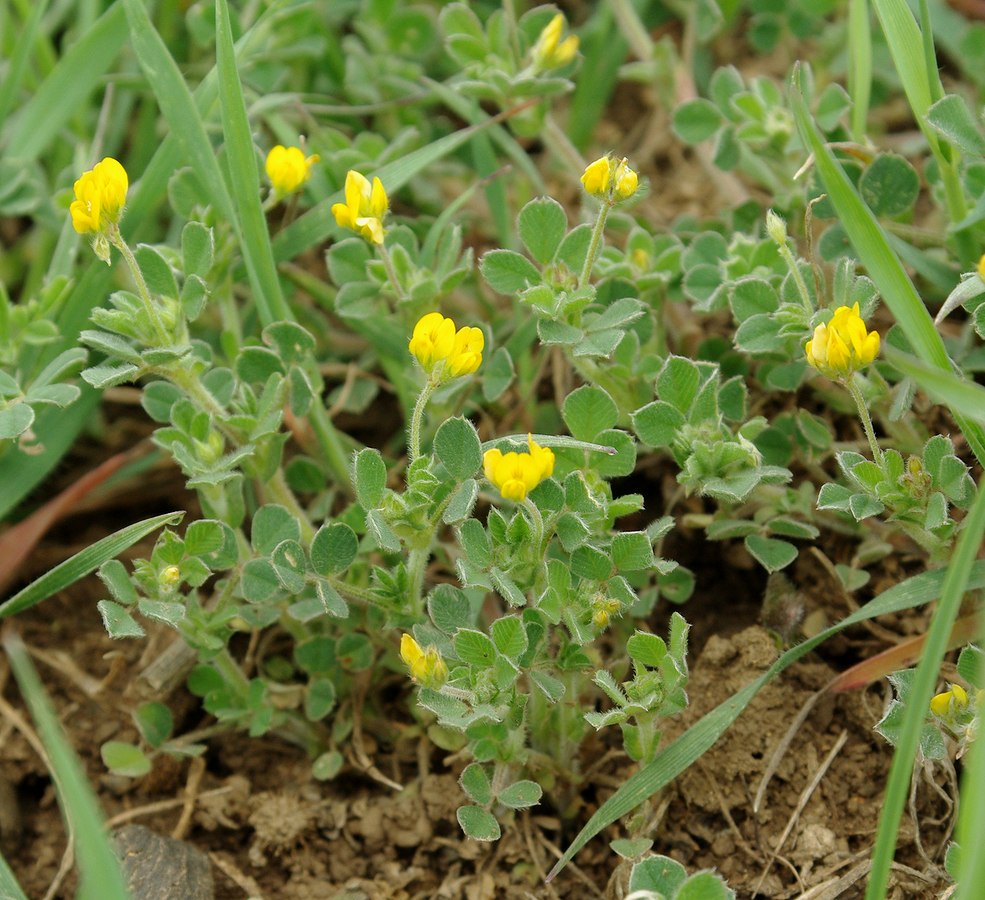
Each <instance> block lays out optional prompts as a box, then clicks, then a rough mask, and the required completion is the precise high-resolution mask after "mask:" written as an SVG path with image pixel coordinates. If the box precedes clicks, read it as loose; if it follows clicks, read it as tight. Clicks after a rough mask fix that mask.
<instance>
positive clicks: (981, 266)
mask: <svg viewBox="0 0 985 900" xmlns="http://www.w3.org/2000/svg"><path fill="white" fill-rule="evenodd" d="M978 277H979V278H981V280H982V281H985V253H983V254H982V256H981V258H980V259H979V260H978Z"/></svg>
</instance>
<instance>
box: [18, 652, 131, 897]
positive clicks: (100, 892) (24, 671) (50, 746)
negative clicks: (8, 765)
mask: <svg viewBox="0 0 985 900" xmlns="http://www.w3.org/2000/svg"><path fill="white" fill-rule="evenodd" d="M3 647H4V650H5V651H6V653H7V659H8V660H9V661H10V668H11V671H13V673H14V677H15V678H16V679H17V684H18V686H19V687H20V690H21V694H22V695H23V697H24V701H25V703H27V706H28V709H30V711H31V717H32V718H33V719H34V722H35V724H36V725H37V729H38V735H39V736H40V738H41V741H42V743H43V744H44V747H45V750H46V751H47V752H48V758H49V759H50V761H51V768H52V774H53V775H54V779H55V786H56V787H57V789H58V798H59V801H60V803H61V807H62V814H63V815H64V817H65V819H66V821H67V822H68V823H69V828H70V832H71V834H72V836H73V839H74V841H75V850H76V852H75V858H76V860H77V863H78V867H79V876H80V882H81V887H80V890H79V896H80V897H83V898H87V900H97V898H98V900H129V897H130V892H129V891H128V890H127V886H126V881H125V879H124V877H123V873H122V871H121V870H120V864H119V862H118V861H117V858H116V855H115V854H114V853H113V848H112V846H111V845H110V842H109V839H108V838H107V836H106V832H105V830H104V828H103V817H102V814H101V813H100V810H99V802H98V801H97V800H96V796H95V794H93V792H92V788H91V787H90V786H89V782H88V781H87V780H86V775H85V771H84V770H83V768H82V764H81V763H80V762H79V759H78V757H77V756H76V755H75V753H74V752H72V748H71V746H70V744H69V743H68V741H67V740H66V738H65V736H64V734H63V733H62V730H61V728H60V727H59V725H58V717H57V716H56V715H55V711H54V709H52V706H51V702H50V701H49V700H48V697H47V695H46V694H45V691H44V688H43V687H42V685H41V679H40V678H38V673H37V672H36V671H35V670H34V666H33V665H32V664H31V658H30V657H29V656H28V653H27V650H26V649H25V647H24V644H23V642H22V641H21V639H20V638H19V637H17V635H16V634H14V633H13V632H9V633H8V634H7V635H6V637H4V639H3Z"/></svg>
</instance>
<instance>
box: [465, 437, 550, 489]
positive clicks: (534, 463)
mask: <svg viewBox="0 0 985 900" xmlns="http://www.w3.org/2000/svg"><path fill="white" fill-rule="evenodd" d="M527 443H528V445H529V447H530V450H529V452H525V453H515V452H512V451H511V452H510V453H503V452H502V451H501V450H498V449H496V448H493V449H492V450H487V451H486V452H485V454H484V455H483V457H482V466H483V471H484V472H485V474H486V478H488V479H489V481H491V482H492V483H493V485H495V487H496V488H497V489H498V490H499V492H500V494H502V495H503V497H505V498H506V499H507V500H515V501H516V502H518V503H519V502H522V501H523V500H524V499H526V496H527V494H529V493H530V492H531V491H532V490H533V489H534V488H535V487H537V485H538V484H540V483H541V482H542V481H543V480H544V479H545V478H550V477H551V475H552V474H553V472H554V452H553V451H552V450H551V449H550V448H548V447H541V446H540V445H539V444H538V443H537V442H536V441H535V440H534V439H533V435H529V434H528V435H527Z"/></svg>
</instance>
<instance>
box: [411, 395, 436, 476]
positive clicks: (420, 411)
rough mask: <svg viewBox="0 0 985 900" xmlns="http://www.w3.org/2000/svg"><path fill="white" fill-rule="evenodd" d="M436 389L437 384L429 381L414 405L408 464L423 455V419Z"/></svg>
mask: <svg viewBox="0 0 985 900" xmlns="http://www.w3.org/2000/svg"><path fill="white" fill-rule="evenodd" d="M435 387H436V385H435V383H434V382H433V381H431V380H430V379H428V381H427V382H426V383H425V385H424V387H423V389H422V390H421V393H420V395H419V396H418V398H417V403H415V404H414V412H413V414H412V415H411V417H410V437H409V440H408V445H407V455H408V457H409V459H408V464H410V463H412V462H414V460H415V459H417V457H419V456H420V455H421V419H422V418H423V417H424V407H425V406H427V405H428V400H430V399H431V394H432V393H434V389H435Z"/></svg>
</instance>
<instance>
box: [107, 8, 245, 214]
mask: <svg viewBox="0 0 985 900" xmlns="http://www.w3.org/2000/svg"><path fill="white" fill-rule="evenodd" d="M123 5H124V7H125V9H126V15H127V21H129V23H130V40H131V43H132V44H133V49H134V52H135V53H136V54H137V59H138V61H139V62H140V67H141V68H142V69H143V71H144V75H145V76H146V77H147V81H148V83H149V84H150V86H151V89H152V90H153V91H154V96H155V97H156V98H157V103H158V106H160V108H161V114H162V115H163V116H164V118H165V119H166V120H167V123H168V125H169V126H170V128H171V134H172V135H173V136H174V137H175V139H176V141H177V142H178V145H179V147H180V148H181V151H182V154H183V155H184V157H185V159H186V160H187V162H188V163H189V164H190V165H191V167H192V169H193V170H194V171H195V174H196V176H197V177H198V180H199V184H200V186H201V188H202V190H204V191H206V192H207V193H208V195H209V198H210V200H211V202H212V205H213V206H214V207H215V209H216V212H218V213H220V214H221V215H223V216H225V217H226V218H227V219H229V220H230V221H233V222H235V221H236V219H235V213H234V208H233V201H232V198H231V197H230V195H229V190H228V188H227V187H226V180H225V178H224V177H223V175H222V170H221V168H220V167H219V160H218V159H217V158H216V155H215V150H214V149H213V147H212V143H211V141H210V140H209V136H208V134H207V133H206V131H205V125H204V123H203V121H202V117H201V115H200V114H199V111H198V107H197V106H196V105H195V101H194V98H193V97H192V95H191V91H189V90H188V85H187V84H186V83H185V79H184V78H183V77H182V75H181V72H180V71H179V69H178V65H177V63H175V61H174V58H173V57H172V56H171V54H170V53H169V52H168V48H167V47H166V46H165V44H164V41H162V40H161V36H160V35H159V34H158V33H157V30H156V29H155V28H154V25H153V23H152V22H151V20H150V17H149V16H148V14H147V9H146V7H145V6H144V4H143V3H141V2H140V0H123Z"/></svg>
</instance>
